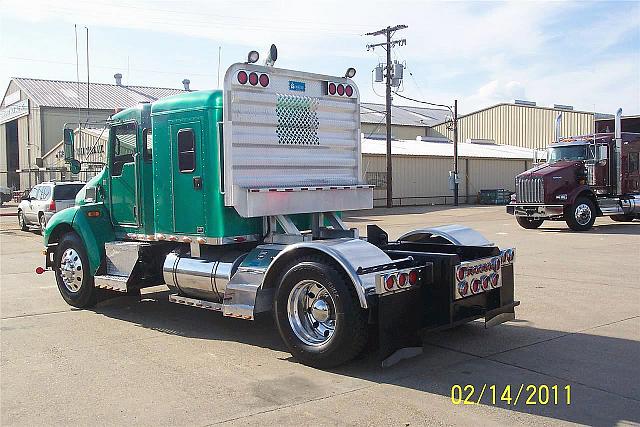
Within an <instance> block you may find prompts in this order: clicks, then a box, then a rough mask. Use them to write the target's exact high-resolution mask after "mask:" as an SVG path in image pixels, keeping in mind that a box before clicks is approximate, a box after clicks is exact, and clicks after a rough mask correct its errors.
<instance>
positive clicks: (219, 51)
mask: <svg viewBox="0 0 640 427" xmlns="http://www.w3.org/2000/svg"><path fill="white" fill-rule="evenodd" d="M221 56H222V46H218V89H220V58H221Z"/></svg>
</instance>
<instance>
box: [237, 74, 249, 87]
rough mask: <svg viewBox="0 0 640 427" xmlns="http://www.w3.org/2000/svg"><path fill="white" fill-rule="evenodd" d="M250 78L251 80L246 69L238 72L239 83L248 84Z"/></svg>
mask: <svg viewBox="0 0 640 427" xmlns="http://www.w3.org/2000/svg"><path fill="white" fill-rule="evenodd" d="M248 80H249V76H247V72H246V71H240V72H238V83H240V84H241V85H243V84H246V83H247V81H248Z"/></svg>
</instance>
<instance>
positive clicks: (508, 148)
mask: <svg viewBox="0 0 640 427" xmlns="http://www.w3.org/2000/svg"><path fill="white" fill-rule="evenodd" d="M386 152H387V148H386V141H381V140H378V139H368V138H363V139H362V154H380V155H384V154H386ZM391 154H392V155H401V156H435V157H453V144H452V143H448V142H428V141H419V140H393V141H391ZM458 156H460V157H476V158H493V159H514V160H525V159H526V160H530V159H532V158H533V150H532V149H529V148H522V147H515V146H512V145H494V144H470V143H466V142H461V143H459V144H458Z"/></svg>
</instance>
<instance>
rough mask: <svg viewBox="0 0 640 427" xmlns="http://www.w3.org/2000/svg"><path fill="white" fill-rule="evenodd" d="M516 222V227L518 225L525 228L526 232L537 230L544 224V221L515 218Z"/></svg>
mask: <svg viewBox="0 0 640 427" xmlns="http://www.w3.org/2000/svg"><path fill="white" fill-rule="evenodd" d="M516 221H518V225H520V227H522V228H526V229H527V230H533V229H535V228H539V227H540V226H541V225H542V223H543V222H544V219H537V218H529V217H526V216H517V217H516Z"/></svg>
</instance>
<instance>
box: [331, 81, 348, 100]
mask: <svg viewBox="0 0 640 427" xmlns="http://www.w3.org/2000/svg"><path fill="white" fill-rule="evenodd" d="M324 94H325V95H329V96H337V97H347V98H351V97H352V96H353V86H351V85H350V84H344V83H335V82H325V90H324Z"/></svg>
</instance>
